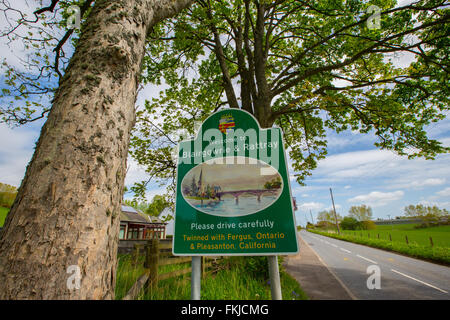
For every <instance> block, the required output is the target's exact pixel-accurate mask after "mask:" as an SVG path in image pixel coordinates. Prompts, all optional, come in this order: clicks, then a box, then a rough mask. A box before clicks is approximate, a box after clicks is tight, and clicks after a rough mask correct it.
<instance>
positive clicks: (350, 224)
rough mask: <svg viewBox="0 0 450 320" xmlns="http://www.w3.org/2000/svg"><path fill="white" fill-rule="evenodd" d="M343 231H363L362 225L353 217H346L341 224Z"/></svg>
mask: <svg viewBox="0 0 450 320" xmlns="http://www.w3.org/2000/svg"><path fill="white" fill-rule="evenodd" d="M339 225H340V227H341V229H343V230H359V229H361V223H360V222H359V221H358V220H356V219H355V218H353V217H344V219H342V222H341V223H340V224H339Z"/></svg>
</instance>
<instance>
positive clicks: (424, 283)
mask: <svg viewBox="0 0 450 320" xmlns="http://www.w3.org/2000/svg"><path fill="white" fill-rule="evenodd" d="M391 271H392V272H395V273H398V274H400V275H402V276H404V277H406V278H409V279H411V280H414V281H417V282H419V283H421V284H423V285H426V286H428V287H430V288H433V289H435V290H438V291H440V292H442V293H448V292H447V291H445V290H444V289H441V288H438V287H435V286H433V285H432V284H429V283H427V282H425V281H422V280H419V279H416V278H414V277H411V276H408V275H407V274H404V273H402V272H400V271H397V270H394V269H391Z"/></svg>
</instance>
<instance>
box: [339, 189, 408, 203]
mask: <svg viewBox="0 0 450 320" xmlns="http://www.w3.org/2000/svg"><path fill="white" fill-rule="evenodd" d="M403 195H404V192H403V191H401V190H398V191H394V192H380V191H372V192H370V193H369V194H363V195H359V196H356V197H353V198H350V199H348V200H347V201H348V202H351V203H361V204H363V203H364V204H367V205H369V206H372V207H381V206H384V205H386V204H388V203H389V202H392V201H395V200H399V199H401V198H403Z"/></svg>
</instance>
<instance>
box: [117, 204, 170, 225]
mask: <svg viewBox="0 0 450 320" xmlns="http://www.w3.org/2000/svg"><path fill="white" fill-rule="evenodd" d="M120 221H123V222H135V223H140V224H151V223H163V222H162V221H161V219H159V218H156V217H150V216H149V215H147V214H145V213H142V212H139V211H138V210H136V209H135V208H133V207H130V206H125V205H122V212H121V213H120Z"/></svg>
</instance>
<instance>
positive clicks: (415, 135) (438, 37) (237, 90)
mask: <svg viewBox="0 0 450 320" xmlns="http://www.w3.org/2000/svg"><path fill="white" fill-rule="evenodd" d="M94 3H95V1H94V0H84V1H75V0H73V1H51V3H50V4H49V5H48V6H47V7H42V8H39V9H37V10H35V11H34V12H33V14H32V15H31V17H30V16H27V15H25V14H24V13H23V12H21V11H20V10H18V9H15V8H14V7H13V6H11V5H10V4H9V3H8V2H6V1H2V3H1V7H0V10H1V11H2V12H3V13H4V15H5V17H6V18H7V19H8V25H9V28H7V29H6V30H3V31H2V33H1V34H0V36H3V37H5V38H7V39H8V40H9V41H11V42H12V41H21V42H23V44H24V47H25V49H27V50H29V52H30V54H29V56H28V58H27V60H26V61H23V63H24V65H25V66H26V68H25V69H26V70H25V71H24V70H20V69H18V68H16V67H14V66H11V65H8V64H7V63H6V62H5V63H4V70H5V71H6V77H5V83H4V85H3V86H2V92H1V94H0V116H1V121H5V122H7V123H9V124H11V125H17V124H25V123H28V122H30V121H34V120H37V119H40V118H43V117H44V118H45V117H46V115H47V113H48V111H49V110H50V101H51V99H52V97H53V94H54V92H55V89H56V88H57V86H58V80H59V79H61V77H62V75H64V73H65V68H66V66H67V63H68V61H69V58H70V56H71V53H72V52H73V48H74V47H76V45H77V43H78V37H79V34H80V33H81V32H83V30H84V29H83V28H86V27H89V26H86V25H85V23H83V21H85V18H86V17H87V16H89V13H90V11H91V8H92V6H93V4H94ZM402 3H404V2H402ZM71 5H78V6H79V8H80V16H81V22H82V23H81V29H80V30H77V29H67V21H68V19H70V11H69V10H68V8H69V7H70V6H71ZM373 6H376V7H377V8H379V9H380V16H379V20H380V21H379V22H380V23H379V26H378V25H377V24H375V27H374V26H373V25H370V24H371V22H372V21H373V19H374V15H373V10H371V8H373ZM449 18H450V15H449V9H448V3H447V1H442V0H440V1H439V0H419V1H409V2H408V3H406V4H402V5H400V4H398V3H397V1H394V0H377V1H358V0H333V1H324V0H314V1H299V0H277V1H266V0H232V1H223V0H218V1H211V0H198V1H195V3H194V4H193V5H192V6H191V7H190V8H189V9H188V10H185V11H184V12H182V13H181V14H179V15H177V16H176V17H173V18H171V19H169V20H166V21H163V22H161V23H160V24H158V25H156V26H154V27H153V29H152V31H151V32H150V34H149V35H148V40H149V41H148V42H147V47H146V55H145V58H144V62H143V65H142V74H141V78H140V82H141V87H142V86H144V85H148V84H155V85H163V88H164V90H163V91H162V92H161V94H160V96H159V97H158V98H156V99H153V100H151V101H146V102H145V104H144V105H143V106H139V108H138V112H137V120H138V121H137V125H136V127H135V129H134V136H133V138H132V143H131V154H132V156H133V157H134V158H135V159H136V160H137V161H138V163H139V164H141V165H144V166H146V167H147V172H148V173H149V175H150V178H151V179H152V178H156V179H159V180H162V181H163V182H164V183H166V182H167V179H169V182H170V186H169V190H172V191H173V183H174V177H175V171H176V170H175V167H176V164H175V161H174V159H173V157H171V153H172V152H173V149H174V147H175V146H176V144H177V143H178V142H179V140H180V136H182V137H186V135H192V134H194V132H195V123H198V122H199V121H202V120H204V119H205V118H206V117H208V116H209V115H210V114H211V113H212V112H214V111H216V110H218V109H220V108H223V107H231V108H242V109H244V110H246V111H248V112H250V113H252V114H253V115H254V116H255V117H256V118H257V119H258V120H259V122H260V124H261V125H262V126H263V127H270V126H272V125H277V126H280V127H281V128H282V130H283V132H284V138H285V142H286V144H287V146H288V150H289V155H290V158H291V159H292V167H293V169H294V171H295V175H296V176H297V181H298V182H299V183H300V184H303V181H304V179H305V178H306V177H307V176H308V175H310V174H311V172H312V170H313V169H314V168H315V167H316V166H317V162H318V161H319V160H320V159H323V158H324V157H325V156H326V154H327V144H328V142H327V136H326V130H327V129H328V130H334V131H335V132H338V133H339V132H342V131H344V130H352V131H354V132H360V133H362V134H367V133H371V134H374V135H375V136H376V137H377V139H378V140H377V142H376V143H375V145H376V146H377V147H379V148H381V149H389V150H393V151H395V152H396V153H398V154H400V155H407V156H408V157H410V158H413V157H418V156H419V157H424V158H426V159H433V158H434V157H435V156H436V155H437V154H439V153H444V152H448V151H449V148H446V147H443V146H442V144H441V143H440V142H439V141H436V140H433V139H429V138H428V136H427V134H426V127H427V125H429V124H431V123H433V122H437V121H439V120H441V119H443V118H444V117H445V116H446V115H447V113H448V108H449V103H448V102H449V100H448V99H449V98H448V97H449V85H448V83H449V81H448V80H449V79H448V74H449V72H448V71H449V55H448V52H449V50H448V49H449V34H450V32H449V30H450V24H449ZM152 40H153V41H152ZM398 57H400V58H401V59H400V60H401V61H400V62H402V63H399V59H397V58H398ZM94 80H95V79H94ZM180 129H183V130H184V131H183V134H181V133H180ZM147 183H148V180H147V181H142V182H140V183H137V184H136V185H135V186H134V188H133V189H132V190H133V191H134V192H136V193H137V194H141V195H143V194H144V190H145V187H146V185H147Z"/></svg>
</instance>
